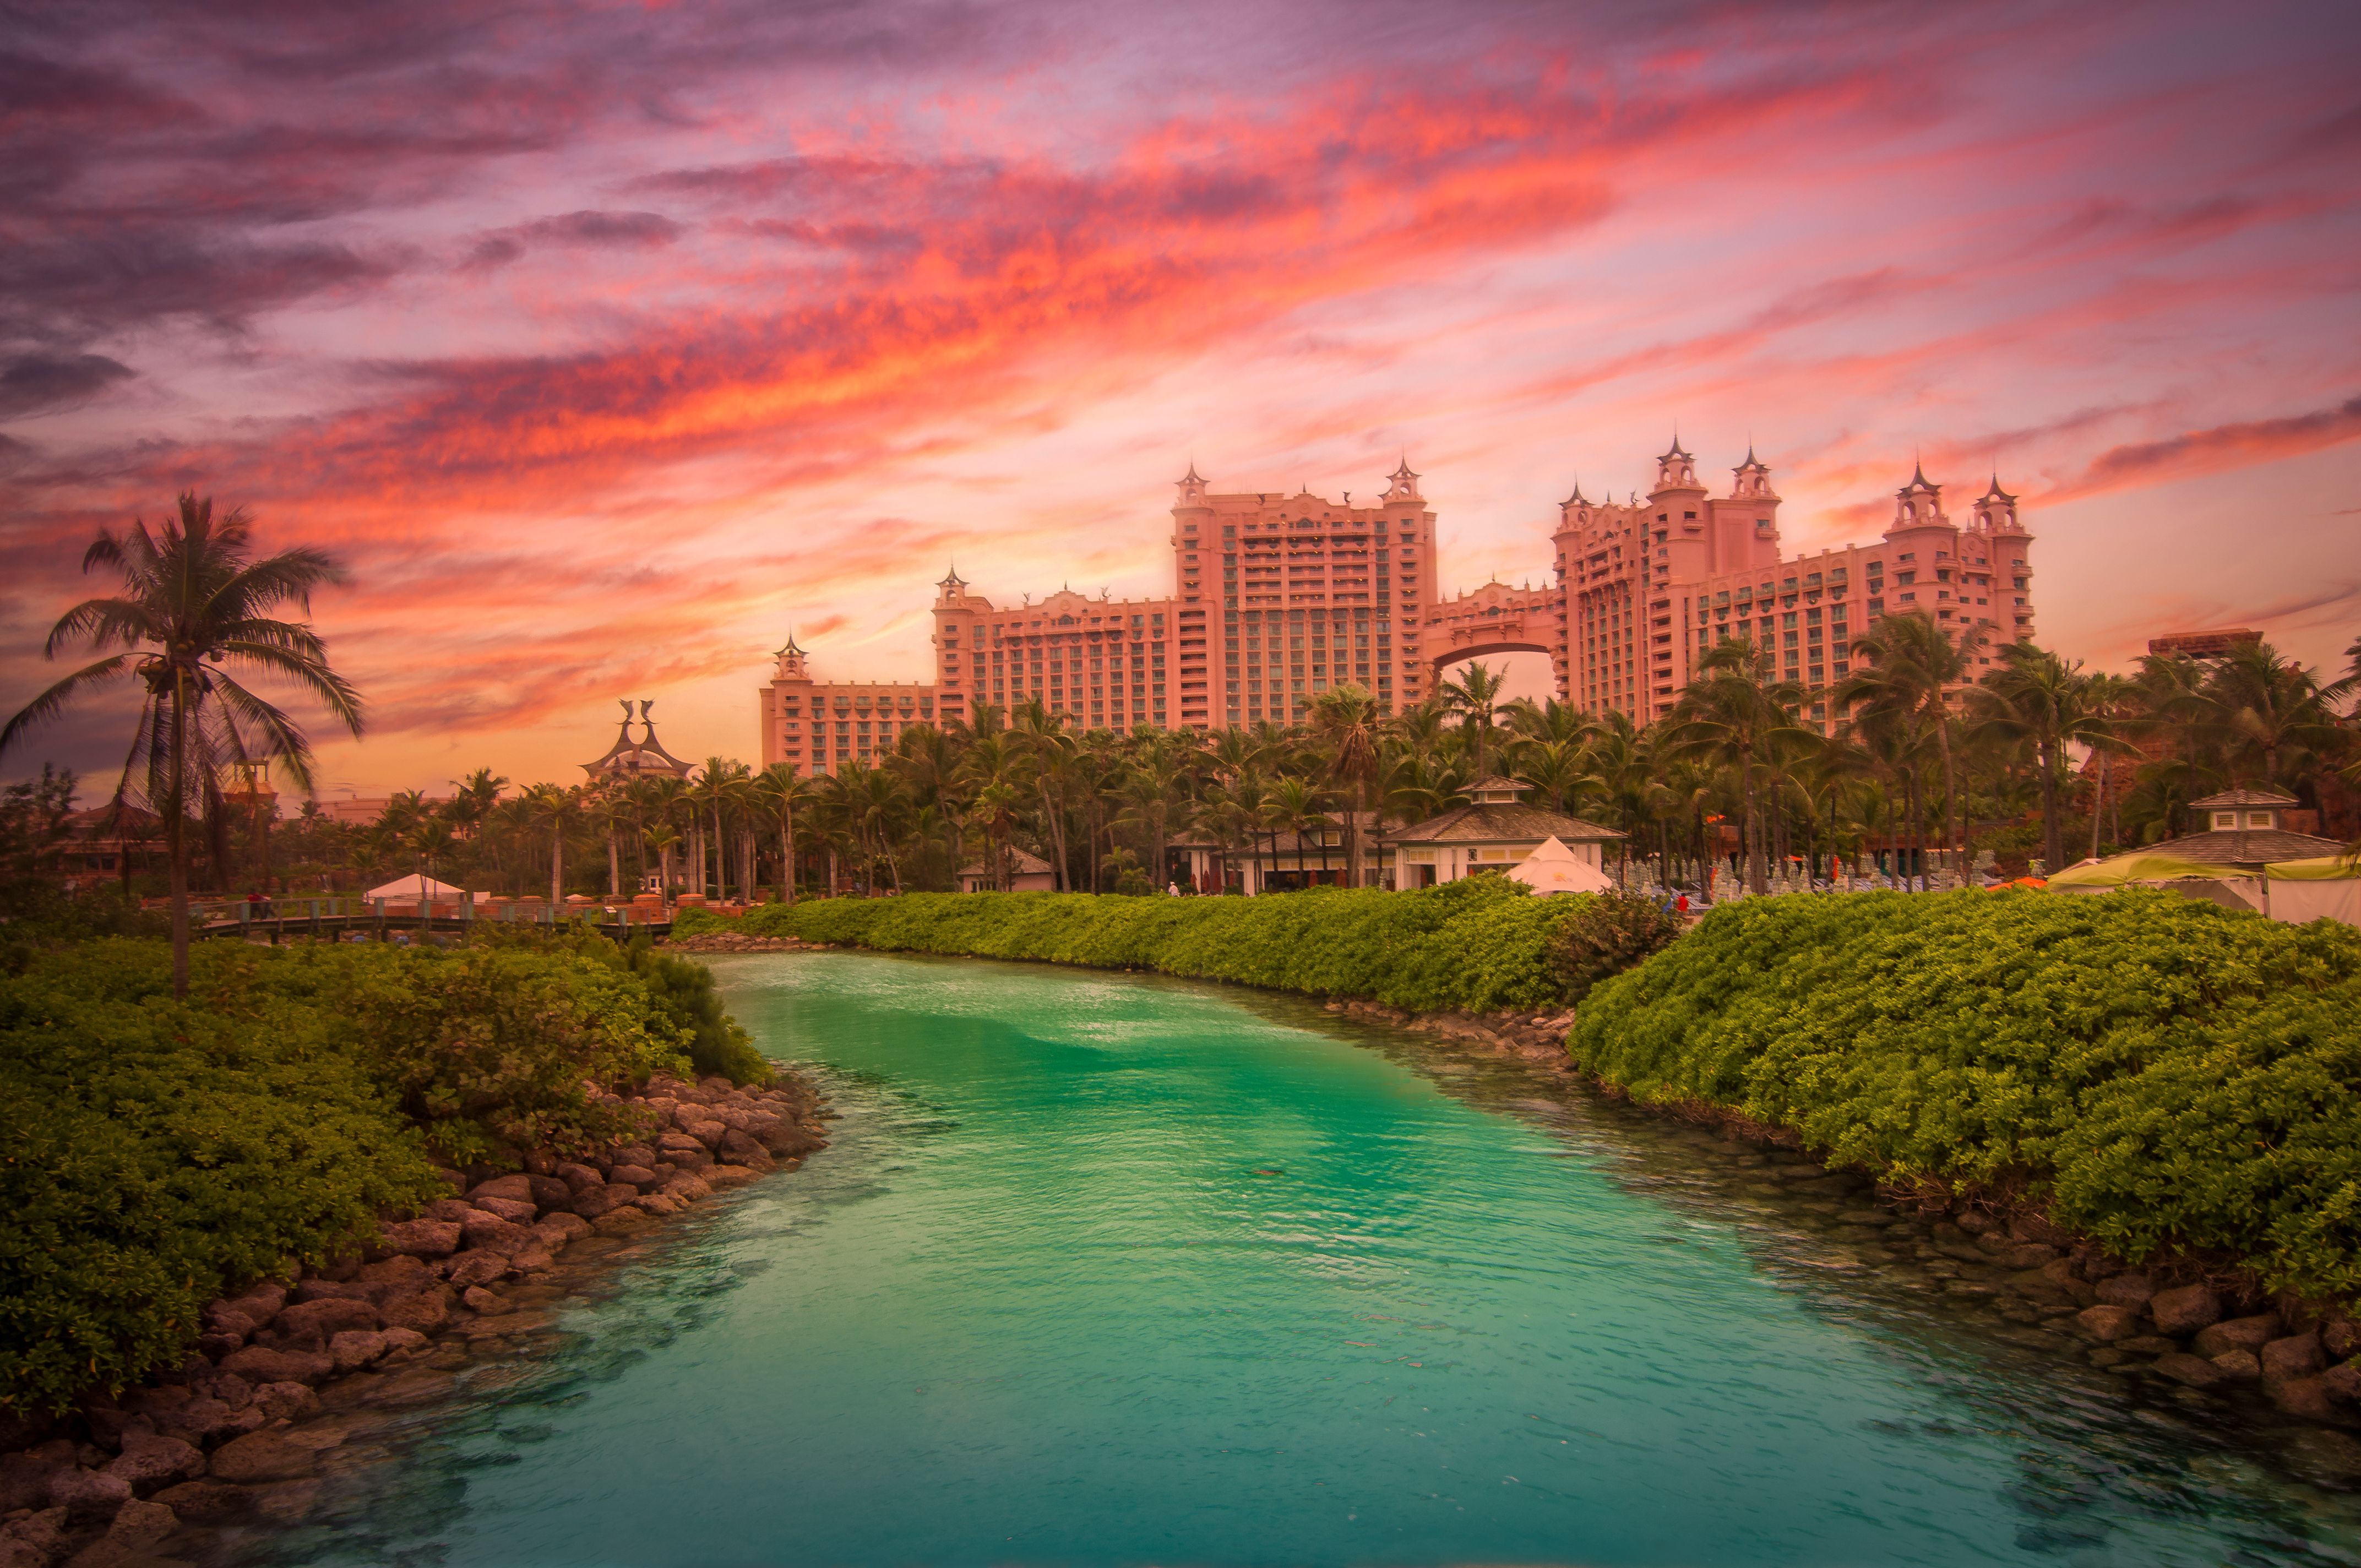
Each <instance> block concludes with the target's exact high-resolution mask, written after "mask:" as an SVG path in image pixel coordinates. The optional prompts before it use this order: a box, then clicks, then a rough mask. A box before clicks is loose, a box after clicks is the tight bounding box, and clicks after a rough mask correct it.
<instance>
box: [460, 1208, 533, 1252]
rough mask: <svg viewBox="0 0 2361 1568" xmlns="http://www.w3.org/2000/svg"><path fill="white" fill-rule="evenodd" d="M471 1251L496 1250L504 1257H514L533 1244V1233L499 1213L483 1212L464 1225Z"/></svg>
mask: <svg viewBox="0 0 2361 1568" xmlns="http://www.w3.org/2000/svg"><path fill="white" fill-rule="evenodd" d="M464 1228H465V1229H466V1231H467V1246H468V1249H469V1250H470V1251H478V1250H480V1251H484V1252H495V1253H498V1254H500V1255H501V1256H502V1257H513V1256H515V1255H517V1254H518V1253H521V1252H522V1251H523V1250H524V1249H525V1248H527V1247H529V1246H531V1245H533V1233H532V1232H531V1231H529V1230H527V1229H526V1228H525V1227H524V1226H522V1225H520V1224H518V1223H516V1222H515V1221H514V1220H506V1219H502V1218H501V1217H500V1216H499V1215H498V1214H483V1215H480V1216H478V1218H476V1219H472V1220H469V1221H468V1222H467V1225H466V1226H465V1227H464Z"/></svg>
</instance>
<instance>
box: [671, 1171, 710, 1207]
mask: <svg viewBox="0 0 2361 1568" xmlns="http://www.w3.org/2000/svg"><path fill="white" fill-rule="evenodd" d="M664 1195H665V1196H666V1197H668V1198H677V1199H679V1200H680V1201H682V1202H684V1203H694V1202H695V1201H697V1200H698V1199H700V1198H710V1197H712V1196H713V1183H711V1182H709V1181H707V1180H706V1179H703V1178H702V1177H699V1176H697V1175H695V1174H693V1173H691V1172H689V1171H686V1170H684V1171H682V1172H681V1173H680V1174H679V1175H678V1176H675V1177H674V1178H673V1179H671V1180H670V1181H667V1182H665V1183H664Z"/></svg>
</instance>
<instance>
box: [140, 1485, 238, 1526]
mask: <svg viewBox="0 0 2361 1568" xmlns="http://www.w3.org/2000/svg"><path fill="white" fill-rule="evenodd" d="M155 1501H157V1502H159V1503H161V1504H163V1505H164V1506H165V1507H166V1508H170V1509H171V1510H172V1511H173V1512H174V1513H175V1514H178V1515H179V1516H180V1517H181V1518H182V1519H187V1520H189V1521H190V1522H191V1523H192V1524H227V1523H228V1522H229V1521H230V1520H232V1519H236V1518H238V1517H239V1516H240V1515H242V1514H244V1513H245V1512H246V1511H247V1508H250V1507H252V1506H253V1501H254V1498H253V1494H251V1493H249V1492H248V1491H247V1489H246V1488H245V1487H243V1486H232V1485H230V1484H229V1483H228V1482H226V1481H183V1482H181V1484H180V1485H179V1486H168V1487H166V1488H165V1489H164V1490H163V1491H160V1492H159V1493H157V1494H156V1497H155Z"/></svg>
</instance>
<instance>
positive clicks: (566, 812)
mask: <svg viewBox="0 0 2361 1568" xmlns="http://www.w3.org/2000/svg"><path fill="white" fill-rule="evenodd" d="M525 798H526V799H527V800H529V801H531V802H532V803H533V806H532V809H533V820H534V821H536V822H538V823H540V824H542V825H543V826H544V827H546V828H548V829H549V906H550V908H551V909H553V910H555V909H556V908H558V907H559V906H560V905H563V904H564V903H565V901H566V822H567V820H568V819H569V818H571V817H573V815H574V813H575V810H576V808H577V807H578V806H580V805H581V792H580V791H578V790H571V789H567V788H566V787H565V786H564V785H563V784H535V785H533V787H532V788H531V789H529V790H527V791H525Z"/></svg>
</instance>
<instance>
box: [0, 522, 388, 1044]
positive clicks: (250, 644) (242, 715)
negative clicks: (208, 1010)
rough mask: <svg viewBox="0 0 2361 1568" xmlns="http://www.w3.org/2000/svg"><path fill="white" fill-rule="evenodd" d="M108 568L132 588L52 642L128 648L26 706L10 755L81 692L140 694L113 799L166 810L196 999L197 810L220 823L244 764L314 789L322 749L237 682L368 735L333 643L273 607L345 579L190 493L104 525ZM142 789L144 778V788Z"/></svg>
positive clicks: (179, 990)
mask: <svg viewBox="0 0 2361 1568" xmlns="http://www.w3.org/2000/svg"><path fill="white" fill-rule="evenodd" d="M100 566H104V567H107V568H109V569H110V570H112V571H114V572H115V573H117V574H119V575H120V576H121V578H122V588H123V591H122V592H120V593H118V594H115V595H113V596H110V597H108V598H93V599H85V600H84V601H82V603H81V604H78V605H76V606H74V607H73V608H72V609H70V610H68V611H66V613H65V614H64V615H63V616H61V617H60V618H59V620H58V623H57V624H56V625H55V626H53V627H51V628H50V629H49V639H48V641H47V642H46V643H45V644H44V645H43V648H42V652H43V654H44V655H45V656H47V657H49V658H55V657H56V656H57V654H58V651H59V650H60V648H63V647H66V646H68V645H70V644H71V643H75V642H87V643H88V644H90V645H91V646H92V647H93V648H106V647H120V648H122V649H123V650H125V651H124V652H119V653H114V654H110V655H109V656H107V657H105V658H103V659H100V660H99V661H97V662H96V663H92V664H87V665H85V666H83V667H82V669H79V670H76V671H75V672H74V673H73V674H71V675H68V676H67V677H66V678H65V679H63V680H61V681H60V682H58V683H57V684H56V685H52V686H50V687H49V690H47V691H45V692H43V693H41V694H40V696H37V697H35V698H34V699H33V700H32V701H31V702H29V703H27V704H26V705H25V707H24V709H23V711H21V712H19V713H18V714H17V715H16V717H15V718H11V719H10V720H9V721H8V724H7V727H6V728H5V729H0V755H5V753H6V751H7V750H8V748H9V747H10V746H12V745H14V744H15V743H16V741H18V740H22V739H23V738H24V736H25V735H26V734H27V733H28V732H30V731H31V730H32V729H35V728H37V727H38V726H39V725H41V724H44V723H46V722H48V721H49V719H51V718H55V717H57V715H58V714H59V713H60V712H62V711H63V710H64V708H65V707H66V705H67V704H68V702H70V701H71V699H72V698H74V697H75V696H78V695H79V694H81V693H82V692H84V691H90V690H95V689H97V688H98V687H100V686H104V685H112V684H113V683H115V682H116V681H121V680H128V679H137V681H138V682H139V683H140V685H141V687H142V688H143V695H142V696H141V700H140V715H139V723H138V727H137V729H136V730H135V731H134V735H133V740H132V742H131V750H130V752H129V755H128V756H126V759H125V761H124V765H123V775H122V778H121V780H120V781H119V782H118V783H117V784H116V786H115V800H116V801H117V802H118V803H120V802H123V801H126V799H128V798H129V797H130V796H132V795H138V796H139V797H141V800H142V802H143V804H144V805H145V806H146V807H147V808H148V810H149V811H152V812H153V813H155V815H156V817H158V818H159V822H160V824H161V827H162V829H163V834H164V841H165V849H166V851H167V853H168V854H169V856H170V862H171V896H172V994H173V995H174V996H175V997H176V998H185V997H186V996H187V995H188V993H189V845H188V822H189V818H190V817H191V815H192V807H193V808H194V809H195V811H196V812H198V813H200V814H202V815H203V817H205V818H206V819H208V820H218V819H219V817H220V812H221V784H222V779H223V776H224V775H225V773H226V772H227V771H228V770H229V769H230V768H232V767H234V766H236V764H237V763H240V762H277V763H278V764H279V766H280V770H281V771H282V772H283V773H285V774H286V775H287V777H288V778H289V779H290V780H291V781H292V782H293V783H294V784H296V786H297V787H298V788H300V789H302V791H303V792H304V793H305V794H306V795H309V794H311V793H312V792H313V783H312V746H311V741H310V740H309V739H307V738H306V737H305V735H304V733H303V731H302V729H301V728H300V727H299V726H298V725H297V724H296V723H295V721H294V720H293V719H292V718H290V717H289V716H288V715H287V714H286V713H284V712H283V711H281V710H280V708H279V707H276V706H274V705H273V704H271V703H269V702H268V701H266V700H265V699H264V698H262V697H261V696H258V695H257V694H256V693H254V692H253V691H251V690H249V689H248V688H247V686H246V685H243V684H242V683H241V682H239V681H238V680H237V679H236V678H234V677H233V675H232V674H231V672H232V671H241V672H244V671H251V672H253V673H255V674H260V675H270V676H278V677H280V678H282V679H285V680H288V681H291V682H292V683H294V684H295V685H297V686H299V687H301V688H302V689H303V690H305V691H307V692H309V693H310V694H311V695H312V696H313V698H314V699H316V700H317V701H318V702H319V704H320V705H321V706H322V707H324V708H326V709H327V710H328V712H329V714H330V715H331V716H332V717H333V718H335V720H336V721H337V722H338V723H340V724H342V725H343V726H344V727H345V728H346V730H347V731H349V732H350V733H351V734H353V735H355V736H357V735H359V734H360V732H361V728H362V720H361V699H360V695H359V694H358V693H357V692H356V691H355V690H354V689H353V687H352V685H351V684H350V683H349V682H347V681H346V679H345V678H344V677H343V676H342V675H340V674H336V672H335V670H334V669H332V668H330V667H329V664H328V651H327V645H326V644H325V643H324V642H323V641H321V640H320V638H319V636H318V635H317V634H316V633H314V632H313V630H312V629H311V627H310V626H309V625H308V624H306V623H304V622H302V621H290V620H277V619H275V618H273V617H272V616H271V614H270V613H269V612H270V611H272V610H275V609H278V608H279V607H280V606H281V605H286V604H293V605H295V606H296V607H297V608H298V609H301V610H302V612H303V613H305V614H306V615H308V614H310V613H311V609H312V592H313V589H315V588H319V587H326V586H327V585H330V584H333V583H341V582H343V581H344V580H345V574H344V570H343V568H342V567H341V566H340V565H338V564H337V563H336V561H335V558H334V557H333V556H331V555H329V554H326V553H325V552H324V551H320V550H314V549H311V548H308V547H301V546H299V547H297V548H295V549H292V550H285V551H281V552H280V553H279V554H276V555H266V556H262V557H260V558H257V557H256V556H255V555H254V554H253V528H252V523H251V521H250V520H249V519H248V518H247V514H246V511H245V510H244V509H243V508H239V509H236V510H232V511H230V512H227V513H225V515H224V516H222V517H221V518H220V519H218V520H216V519H215V518H214V507H213V501H212V500H211V499H210V498H208V499H204V500H199V499H197V496H196V494H195V492H194V491H190V492H187V493H184V494H183V495H181V498H180V515H179V516H178V518H177V519H167V520H166V521H164V522H163V523H162V525H161V526H160V527H159V529H158V530H157V532H153V533H150V532H148V525H147V524H146V523H145V522H134V523H133V524H132V525H131V528H130V529H129V531H127V532H125V533H122V534H115V533H113V532H108V531H105V530H101V531H100V532H99V535H98V537H97V538H96V539H94V540H93V541H92V542H91V545H90V548H89V549H88V550H86V551H84V552H83V553H82V570H83V571H84V572H85V573H87V572H89V571H91V570H92V569H93V568H95V567H100ZM135 781H136V782H135Z"/></svg>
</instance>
